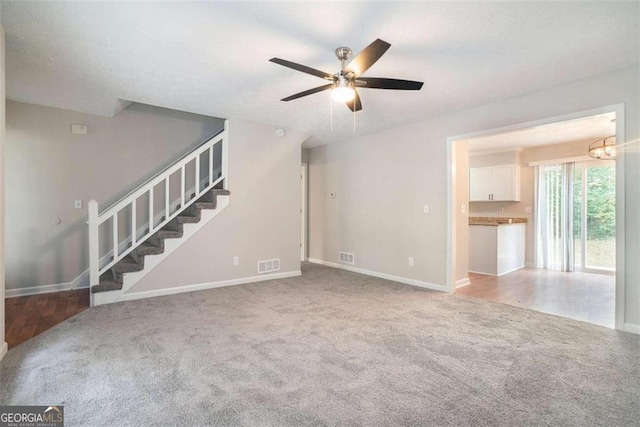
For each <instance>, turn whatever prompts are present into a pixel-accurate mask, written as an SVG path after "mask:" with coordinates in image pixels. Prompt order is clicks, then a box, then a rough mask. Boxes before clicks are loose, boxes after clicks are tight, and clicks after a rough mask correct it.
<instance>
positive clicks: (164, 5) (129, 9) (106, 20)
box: [1, 1, 638, 146]
mask: <svg viewBox="0 0 640 427" xmlns="http://www.w3.org/2000/svg"><path fill="white" fill-rule="evenodd" d="M1 11H2V22H3V25H4V29H5V32H6V49H7V57H6V61H7V94H8V98H9V99H12V100H16V101H22V102H29V103H34V104H41V105H47V106H53V107H59V108H66V109H70V110H76V111H83V112H88V113H95V114H102V115H112V114H113V113H114V111H116V110H117V108H118V105H119V102H118V100H120V99H122V100H127V101H135V102H142V103H147V104H152V105H157V106H161V107H166V108H172V109H177V110H184V111H189V112H194V113H199V114H206V115H212V116H217V117H224V118H243V119H248V120H253V121H258V122H263V123H270V124H274V125H278V126H282V127H285V128H293V129H297V130H301V131H304V132H308V133H309V134H310V135H311V138H310V139H309V140H308V141H307V142H306V143H305V145H306V146H313V145H318V144H325V143H330V142H334V141H338V140H342V139H345V138H349V137H352V136H353V116H352V114H351V112H350V111H349V110H348V109H347V108H346V107H344V106H343V105H338V104H335V105H334V108H333V122H334V130H333V131H331V129H330V97H329V93H328V92H323V93H319V94H315V95H311V96H309V97H306V98H302V99H300V100H296V101H291V102H288V103H284V102H281V101H279V100H280V99H281V98H283V97H285V96H288V95H291V94H293V93H296V92H299V91H302V90H305V89H308V88H311V87H315V86H319V85H321V84H323V80H321V79H318V78H316V77H313V76H309V75H305V74H302V73H299V72H296V71H293V70H290V69H287V68H284V67H281V66H278V65H276V64H273V63H270V62H268V59H269V58H271V57H273V56H277V57H280V58H284V59H288V60H291V61H294V62H298V63H302V64H305V65H308V66H311V67H314V68H318V69H321V70H326V71H329V72H335V71H337V70H338V68H339V63H338V61H337V60H336V59H335V56H334V53H333V51H334V49H335V48H336V47H337V46H341V45H346V46H349V47H351V48H352V49H353V50H354V52H358V51H360V50H361V49H362V48H364V47H365V46H366V45H368V44H369V43H370V42H372V41H373V40H374V39H376V38H381V39H383V40H386V41H388V42H389V43H391V44H392V47H391V49H390V50H389V51H388V52H387V54H386V55H384V57H383V58H382V59H381V60H380V61H379V62H378V63H376V64H375V65H374V66H373V67H372V68H371V69H370V70H369V71H368V72H367V73H366V74H365V76H369V77H392V78H404V79H410V80H421V81H424V82H425V85H424V87H423V89H422V90H421V91H420V92H402V91H383V90H366V89H364V90H362V91H361V98H362V103H363V106H364V110H363V111H362V112H361V113H358V114H357V117H356V126H357V133H358V134H365V133H370V132H374V131H378V130H382V129H388V128H392V127H395V126H398V125H401V124H404V123H408V122H412V121H417V120H421V119H425V118H428V117H434V116H437V115H440V114H443V113H445V112H448V111H454V110H460V109H463V108H468V107H472V106H476V105H481V104H485V103H489V102H493V101H497V100H500V99H504V98H508V97H513V96H518V95H522V94H525V93H530V92H533V91H536V90H540V89H544V88H548V87H552V86H556V85H560V84H563V83H566V82H569V81H574V80H577V79H581V78H585V77H589V76H593V75H597V74H602V73H606V72H609V71H613V70H617V69H620V68H624V67H627V66H631V65H634V64H637V63H638V3H637V2H619V3H617V2H611V1H606V2H569V3H560V2H533V1H531V2H426V3H416V2H411V3H409V2H408V3H396V2H366V3H365V2H349V3H346V2H345V3H338V2H333V3H303V2H299V3H284V2H277V3H267V2H247V3H244V2H180V3H168V2H111V3H109V2H100V3H93V2H91V3H87V2H37V3H36V2H3V3H2V8H1Z"/></svg>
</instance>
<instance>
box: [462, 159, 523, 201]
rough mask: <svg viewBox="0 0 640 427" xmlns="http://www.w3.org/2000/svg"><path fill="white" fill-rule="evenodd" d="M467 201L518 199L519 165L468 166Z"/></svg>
mask: <svg viewBox="0 0 640 427" xmlns="http://www.w3.org/2000/svg"><path fill="white" fill-rule="evenodd" d="M469 201H470V202H518V201H520V166H519V165H502V166H490V167H483V168H470V169H469Z"/></svg>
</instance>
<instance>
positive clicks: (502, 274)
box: [498, 265, 525, 277]
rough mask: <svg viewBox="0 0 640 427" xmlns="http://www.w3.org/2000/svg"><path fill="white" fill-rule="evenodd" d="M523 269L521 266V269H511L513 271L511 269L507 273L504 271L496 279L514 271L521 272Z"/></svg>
mask: <svg viewBox="0 0 640 427" xmlns="http://www.w3.org/2000/svg"><path fill="white" fill-rule="evenodd" d="M524 267H525V266H524V265H523V266H522V267H516V268H513V269H511V270H509V271H505V272H504V273H500V274H498V277H500V276H504V275H505V274H509V273H513V272H514V271H518V270H521V269H523V268H524Z"/></svg>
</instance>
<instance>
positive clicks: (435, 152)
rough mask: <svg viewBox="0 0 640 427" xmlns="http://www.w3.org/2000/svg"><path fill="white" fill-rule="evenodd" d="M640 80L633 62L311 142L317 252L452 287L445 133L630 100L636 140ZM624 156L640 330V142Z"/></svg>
mask: <svg viewBox="0 0 640 427" xmlns="http://www.w3.org/2000/svg"><path fill="white" fill-rule="evenodd" d="M638 77H639V70H638V68H629V69H625V70H621V71H618V72H615V73H610V74H606V75H602V76H598V77H594V78H590V79H585V80H580V81H577V82H575V83H572V84H568V85H563V86H559V87H556V88H552V89H548V90H543V91H539V92H536V93H532V94H529V95H525V96H520V97H517V98H512V99H509V100H505V101H501V102H497V103H493V104H488V105H484V106H480V107H477V108H473V109H468V110H464V111H459V112H455V113H450V114H447V115H444V116H442V117H437V118H433V119H429V120H425V121H422V122H418V123H414V124H411V125H407V126H403V127H400V128H397V129H392V130H388V131H384V132H379V133H375V134H370V135H364V136H361V137H356V138H353V139H351V140H349V141H344V142H340V143H335V144H331V145H327V146H322V147H317V148H314V149H312V150H311V153H310V166H309V167H310V193H311V194H310V230H311V231H310V257H312V258H318V259H322V260H326V261H330V262H337V255H338V250H346V251H350V252H354V253H355V255H356V266H357V267H360V268H364V269H368V270H373V271H375V272H380V273H385V274H390V275H396V276H401V277H406V278H413V279H417V280H421V281H424V282H429V283H433V284H436V285H447V283H446V281H447V220H448V218H447V217H448V213H447V211H448V206H447V204H448V203H447V191H448V189H447V138H449V137H455V136H460V135H465V134H470V133H472V132H480V131H483V130H488V129H495V128H500V127H506V126H510V125H515V124H519V123H526V122H530V121H535V120H542V119H546V118H549V117H556V116H561V115H566V114H571V113H575V112H578V111H585V110H591V109H595V108H600V107H604V106H608V105H613V104H618V103H624V104H625V108H626V117H625V118H626V120H625V125H626V139H627V141H632V140H637V138H638V135H639V130H638V122H639V120H638V117H639V114H640V110H639V106H638V94H639V86H638V80H639V79H638ZM371 108H375V106H371ZM365 114H366V112H365ZM626 162H627V167H626V168H625V183H626V189H625V194H626V206H625V208H624V209H625V212H626V224H625V226H626V233H627V239H626V271H625V272H624V274H625V281H626V284H627V289H626V295H625V297H626V319H625V322H626V323H627V324H629V325H630V326H629V329H632V328H633V327H635V326H634V325H637V327H638V331H639V332H640V267H639V266H640V191H638V188H640V176H639V172H638V171H639V170H640V149H638V143H637V141H636V142H635V143H634V144H630V145H629V149H628V153H627V155H626ZM329 191H335V192H337V195H338V196H337V198H335V199H330V198H329V197H328V192H329ZM425 204H428V205H429V206H430V213H429V214H424V213H422V206H423V205H425ZM407 256H414V257H415V260H416V265H415V267H409V266H408V265H407V262H406V259H407Z"/></svg>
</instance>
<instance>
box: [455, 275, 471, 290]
mask: <svg viewBox="0 0 640 427" xmlns="http://www.w3.org/2000/svg"><path fill="white" fill-rule="evenodd" d="M470 284H471V280H469V278H468V277H465V278H464V279H460V280H458V281H456V289H458V288H462V287H463V286H469V285H470Z"/></svg>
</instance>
